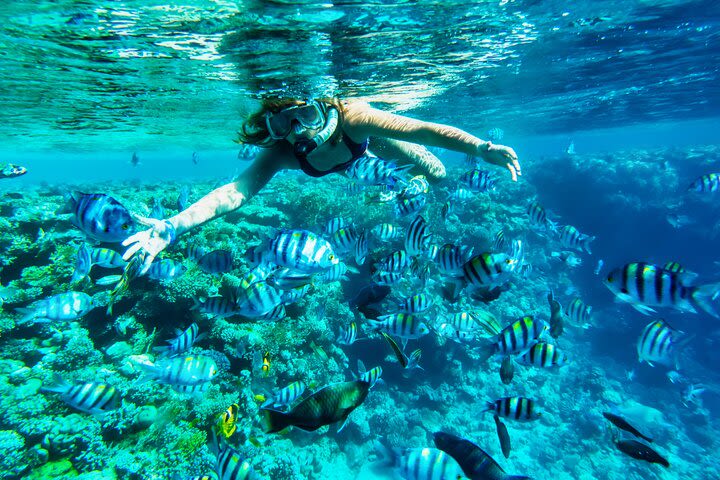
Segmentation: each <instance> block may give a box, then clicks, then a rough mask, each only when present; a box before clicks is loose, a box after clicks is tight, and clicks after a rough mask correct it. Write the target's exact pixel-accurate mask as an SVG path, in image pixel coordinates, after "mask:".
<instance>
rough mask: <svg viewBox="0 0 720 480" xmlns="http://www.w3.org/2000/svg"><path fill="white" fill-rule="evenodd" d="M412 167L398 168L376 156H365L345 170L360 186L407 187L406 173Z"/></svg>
mask: <svg viewBox="0 0 720 480" xmlns="http://www.w3.org/2000/svg"><path fill="white" fill-rule="evenodd" d="M412 167H413V165H403V166H401V167H398V166H397V165H396V164H394V163H392V162H387V161H385V160H383V159H382V158H380V157H377V156H375V155H371V154H365V155H363V156H361V157H360V158H358V159H357V160H355V161H354V162H353V163H351V164H350V166H349V167H348V168H347V169H346V170H345V175H347V176H348V178H351V179H352V180H354V181H355V183H358V184H360V185H368V186H371V185H387V186H389V187H395V186H396V185H400V186H405V185H406V184H407V173H406V172H407V170H410V169H411V168H412Z"/></svg>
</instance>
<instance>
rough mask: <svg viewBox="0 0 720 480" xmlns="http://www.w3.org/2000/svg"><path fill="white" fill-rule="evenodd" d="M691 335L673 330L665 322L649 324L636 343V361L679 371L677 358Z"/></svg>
mask: <svg viewBox="0 0 720 480" xmlns="http://www.w3.org/2000/svg"><path fill="white" fill-rule="evenodd" d="M693 337H694V336H693V335H686V334H685V333H683V332H680V331H678V330H675V329H674V328H672V327H671V326H670V325H668V323H667V322H666V321H665V320H657V321H654V322H650V323H649V324H648V325H647V326H645V328H644V329H643V332H642V334H641V335H640V338H639V339H638V343H637V353H638V360H639V361H640V363H642V362H647V363H648V364H649V365H650V366H651V367H653V366H654V365H653V364H654V363H657V364H660V365H664V366H666V367H669V368H674V369H675V370H679V368H680V366H679V362H678V356H679V354H680V351H681V350H682V348H683V347H685V346H686V345H687V344H688V342H689V341H690V340H692V339H693Z"/></svg>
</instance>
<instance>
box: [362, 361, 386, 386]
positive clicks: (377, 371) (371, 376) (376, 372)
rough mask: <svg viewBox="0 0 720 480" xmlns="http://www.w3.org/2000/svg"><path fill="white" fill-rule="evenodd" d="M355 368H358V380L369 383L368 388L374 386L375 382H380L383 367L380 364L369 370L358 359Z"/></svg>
mask: <svg viewBox="0 0 720 480" xmlns="http://www.w3.org/2000/svg"><path fill="white" fill-rule="evenodd" d="M357 369H358V380H360V381H362V382H367V383H369V384H370V388H372V387H374V386H375V384H376V383H378V382H380V383H382V382H383V380H382V378H381V377H382V373H383V369H382V367H381V366H379V365H378V366H377V367H373V368H371V369H370V370H366V369H365V364H364V363H363V361H362V360H358V362H357Z"/></svg>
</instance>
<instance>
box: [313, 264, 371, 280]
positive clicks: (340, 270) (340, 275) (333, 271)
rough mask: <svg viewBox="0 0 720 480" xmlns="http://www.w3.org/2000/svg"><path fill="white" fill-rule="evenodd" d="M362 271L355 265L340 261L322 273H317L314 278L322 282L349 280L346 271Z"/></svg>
mask: <svg viewBox="0 0 720 480" xmlns="http://www.w3.org/2000/svg"><path fill="white" fill-rule="evenodd" d="M348 272H350V273H360V271H359V270H358V269H356V268H354V267H348V266H347V265H345V264H344V263H343V262H338V263H336V264H335V265H333V266H331V267H330V268H328V269H327V270H325V271H324V272H322V273H318V274H316V276H315V277H314V278H316V279H317V280H319V281H321V282H339V281H340V280H349V278H348V276H347V275H345V274H346V273H348Z"/></svg>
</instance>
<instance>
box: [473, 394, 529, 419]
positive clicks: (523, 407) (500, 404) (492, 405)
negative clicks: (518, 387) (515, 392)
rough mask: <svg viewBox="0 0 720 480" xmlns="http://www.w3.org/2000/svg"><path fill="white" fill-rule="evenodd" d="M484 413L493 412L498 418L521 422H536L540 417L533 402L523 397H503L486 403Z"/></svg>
mask: <svg viewBox="0 0 720 480" xmlns="http://www.w3.org/2000/svg"><path fill="white" fill-rule="evenodd" d="M484 411H485V412H493V413H494V414H495V415H497V416H498V417H502V418H510V419H514V420H519V421H521V422H526V421H532V420H537V419H538V418H540V416H541V415H542V412H541V411H540V410H539V409H538V408H537V406H536V405H535V401H534V400H531V399H529V398H525V397H503V398H500V399H498V400H495V401H492V402H488V403H487V405H486V407H485V410H484Z"/></svg>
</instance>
